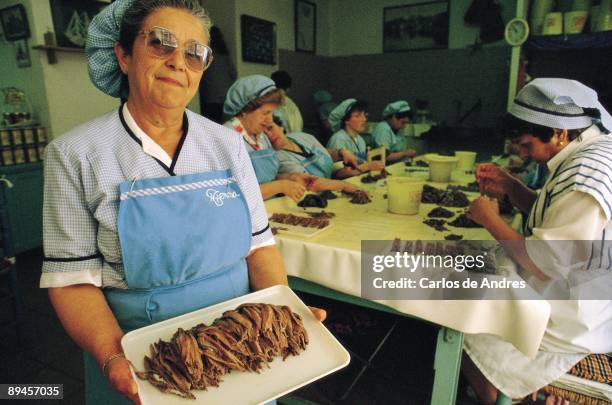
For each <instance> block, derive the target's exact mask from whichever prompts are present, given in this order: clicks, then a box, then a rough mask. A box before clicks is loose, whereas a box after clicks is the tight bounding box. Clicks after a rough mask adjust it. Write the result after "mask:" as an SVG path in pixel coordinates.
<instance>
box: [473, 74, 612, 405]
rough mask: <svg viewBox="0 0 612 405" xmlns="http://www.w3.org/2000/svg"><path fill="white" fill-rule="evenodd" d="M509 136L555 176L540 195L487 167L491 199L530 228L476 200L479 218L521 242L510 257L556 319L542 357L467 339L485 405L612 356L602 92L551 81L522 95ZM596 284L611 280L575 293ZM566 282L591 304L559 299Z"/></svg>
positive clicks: (606, 121)
mask: <svg viewBox="0 0 612 405" xmlns="http://www.w3.org/2000/svg"><path fill="white" fill-rule="evenodd" d="M505 129H506V130H508V131H509V132H510V133H511V134H513V138H514V139H515V141H516V142H517V143H518V145H519V147H520V154H521V157H530V158H531V159H533V160H535V161H537V162H538V163H541V164H545V165H547V167H548V169H549V171H550V173H551V174H550V176H549V178H548V180H547V181H546V183H545V184H544V186H543V188H542V189H541V190H540V191H539V193H536V192H534V191H533V190H530V189H529V188H527V187H526V186H524V185H523V184H522V183H521V182H520V181H519V180H518V179H517V178H515V177H513V176H512V175H510V174H509V173H508V172H506V171H504V170H502V169H500V168H499V167H497V166H495V165H493V164H485V165H480V166H479V167H478V168H477V172H476V177H477V180H478V182H479V184H480V186H481V191H482V192H483V193H485V194H487V195H489V196H493V197H499V196H501V195H503V194H506V195H508V196H509V197H510V200H511V201H512V203H513V204H514V205H515V206H516V207H517V208H518V209H520V210H521V211H522V212H523V213H525V214H528V219H527V221H526V224H525V228H524V230H523V233H522V234H519V233H518V232H516V231H515V230H513V229H512V228H511V227H510V226H509V225H508V224H506V223H505V222H504V221H503V220H502V219H501V217H500V216H499V214H498V209H497V203H496V201H495V200H493V199H489V198H488V197H486V196H483V197H480V198H478V199H477V200H475V201H474V203H473V204H472V206H471V207H470V210H469V216H470V217H471V219H472V220H474V221H476V222H478V223H480V224H481V225H483V226H484V227H485V228H486V229H487V230H488V231H489V232H490V233H491V234H492V235H493V237H495V239H497V240H499V241H515V242H514V243H512V244H511V245H510V244H507V243H506V244H505V245H504V247H505V248H506V253H507V254H508V255H509V256H510V257H511V258H512V259H513V260H514V261H515V262H516V263H517V264H518V265H519V266H520V270H519V271H521V272H522V273H523V274H521V275H522V276H523V277H524V278H525V279H526V280H527V282H528V283H529V285H530V286H531V287H532V288H534V289H535V290H536V291H537V292H538V293H539V294H540V295H541V296H542V297H543V298H544V299H547V300H548V302H549V303H550V306H551V314H550V319H549V323H548V325H547V328H546V331H545V333H544V336H543V338H542V341H541V344H540V349H539V352H538V354H537V355H536V357H535V358H529V357H527V356H525V355H524V354H522V353H521V352H519V351H518V350H517V349H516V348H515V347H514V346H512V345H511V344H510V343H508V342H505V341H503V340H501V339H499V338H497V337H495V336H493V335H466V337H465V345H464V348H465V351H466V353H467V355H468V356H469V357H468V356H466V357H465V358H466V361H465V363H464V372H465V374H466V376H467V378H468V380H469V381H470V383H471V384H472V386H473V387H474V388H475V391H476V393H477V395H478V396H479V399H480V400H481V401H482V402H483V403H494V402H495V398H496V396H497V393H498V392H502V393H504V394H505V395H506V396H508V397H511V398H521V397H524V396H526V395H528V394H530V393H534V392H536V391H537V390H539V389H540V388H542V387H544V386H546V385H548V384H549V383H551V382H553V381H555V380H557V379H558V378H559V377H561V376H562V375H564V374H565V373H567V372H568V371H569V370H570V369H571V368H572V367H574V365H576V364H577V363H578V362H579V361H581V360H582V359H583V358H585V357H586V356H587V355H589V354H591V353H609V352H612V302H611V301H610V300H609V297H612V291H610V290H611V287H610V274H612V273H611V272H610V270H609V269H610V268H611V267H612V263H611V260H612V258H611V256H610V255H609V253H610V252H607V251H606V252H604V251H600V252H599V253H597V251H598V250H597V249H600V246H606V242H607V241H608V240H609V239H611V237H610V235H612V176H611V173H612V159H610V152H612V137H611V136H610V135H609V132H610V129H612V117H611V116H610V114H609V113H608V112H607V111H606V110H605V109H604V108H603V106H602V105H601V103H600V102H599V101H598V97H597V93H596V92H595V91H594V90H592V89H590V88H589V87H587V86H585V85H583V84H582V83H579V82H577V81H574V80H568V79H556V78H541V79H536V80H534V81H532V82H530V83H529V84H527V85H526V86H525V87H524V88H523V89H522V90H521V91H520V92H519V93H518V95H517V97H516V99H515V100H514V103H513V105H512V107H511V108H510V111H509V113H508V114H507V116H506V117H505ZM508 246H512V247H508ZM559 246H563V247H564V249H559ZM607 246H609V243H608V245H607ZM585 247H586V248H585ZM600 250H601V249H600ZM594 258H595V259H594ZM581 270H586V271H581ZM589 275H599V276H601V277H599V278H598V279H597V282H596V283H593V282H592V281H593V280H590V281H591V282H588V283H587V282H582V283H581V284H572V281H574V280H576V278H577V277H582V278H584V277H589ZM559 283H562V284H564V285H569V286H570V289H569V292H570V294H571V295H569V297H571V298H574V297H579V298H581V299H561V297H559V296H556V295H555V294H549V293H550V292H551V291H555V290H554V289H550V288H549V287H550V286H552V285H559ZM586 287H588V288H589V289H588V290H586V289H585V288H586ZM606 290H607V291H606ZM585 297H586V298H588V299H587V300H584V299H582V298H585ZM547 403H548V402H547Z"/></svg>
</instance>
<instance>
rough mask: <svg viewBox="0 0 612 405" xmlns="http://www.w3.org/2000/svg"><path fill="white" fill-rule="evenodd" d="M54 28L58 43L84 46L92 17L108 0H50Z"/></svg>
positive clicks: (65, 45)
mask: <svg viewBox="0 0 612 405" xmlns="http://www.w3.org/2000/svg"><path fill="white" fill-rule="evenodd" d="M49 2H50V5H51V15H52V17H53V28H54V29H55V37H56V38H57V45H58V46H62V47H67V48H84V47H85V41H86V39H87V28H88V27H89V23H90V22H91V19H92V18H93V17H94V16H95V15H96V14H98V13H99V12H100V11H101V10H102V9H103V8H104V7H106V6H108V4H109V2H108V1H95V0H87V1H82V0H49Z"/></svg>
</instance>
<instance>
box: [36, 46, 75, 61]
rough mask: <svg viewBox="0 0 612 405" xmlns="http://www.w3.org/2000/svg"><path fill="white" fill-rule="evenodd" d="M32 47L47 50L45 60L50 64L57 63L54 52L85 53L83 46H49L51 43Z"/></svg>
mask: <svg viewBox="0 0 612 405" xmlns="http://www.w3.org/2000/svg"><path fill="white" fill-rule="evenodd" d="M32 49H36V50H39V51H46V52H47V61H48V62H49V64H50V65H54V64H56V63H57V57H56V56H55V52H70V53H85V49H84V48H68V47H64V46H51V45H34V46H33V47H32Z"/></svg>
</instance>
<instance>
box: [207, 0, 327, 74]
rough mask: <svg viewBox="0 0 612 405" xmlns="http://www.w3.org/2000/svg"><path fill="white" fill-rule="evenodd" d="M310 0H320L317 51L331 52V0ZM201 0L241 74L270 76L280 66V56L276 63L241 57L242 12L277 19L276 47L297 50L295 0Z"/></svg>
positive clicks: (313, 0) (312, 0) (321, 53)
mask: <svg viewBox="0 0 612 405" xmlns="http://www.w3.org/2000/svg"><path fill="white" fill-rule="evenodd" d="M310 1H311V2H313V3H315V4H317V54H318V55H330V43H331V41H330V36H329V33H330V19H329V1H325V0H310ZM201 3H202V5H203V6H204V8H206V9H207V10H208V11H209V14H210V16H211V18H212V19H213V23H214V24H215V25H217V26H218V27H219V28H220V29H221V31H222V32H223V35H224V37H225V39H226V42H227V45H228V47H229V48H230V54H231V55H232V60H233V61H234V62H235V63H236V70H237V72H238V76H246V75H251V74H263V75H266V76H269V75H270V74H271V73H272V72H274V71H275V70H278V56H277V58H276V60H277V64H275V65H265V64H261V63H251V62H243V61H242V44H241V40H240V16H241V15H243V14H245V15H249V16H252V17H256V18H261V19H263V20H267V21H271V22H274V23H276V47H277V49H287V50H291V51H293V50H295V29H294V0H257V1H254V0H201ZM232 17H233V18H232Z"/></svg>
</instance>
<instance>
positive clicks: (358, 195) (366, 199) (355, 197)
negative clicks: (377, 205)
mask: <svg viewBox="0 0 612 405" xmlns="http://www.w3.org/2000/svg"><path fill="white" fill-rule="evenodd" d="M342 194H344V195H346V196H348V197H350V198H351V199H350V200H349V202H350V203H351V204H360V205H363V204H368V203H370V202H372V200H371V199H370V196H369V195H368V193H366V192H365V191H363V190H357V191H355V192H351V193H349V192H346V191H343V192H342Z"/></svg>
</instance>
